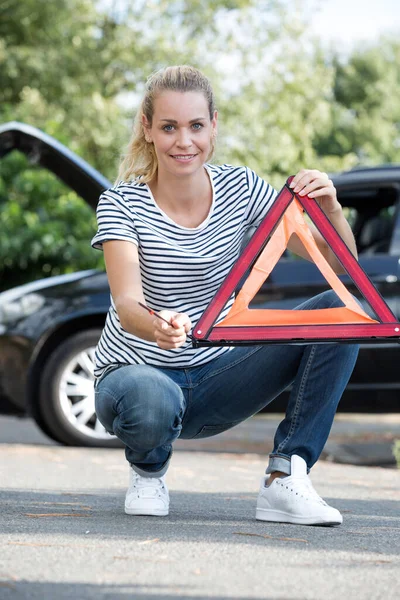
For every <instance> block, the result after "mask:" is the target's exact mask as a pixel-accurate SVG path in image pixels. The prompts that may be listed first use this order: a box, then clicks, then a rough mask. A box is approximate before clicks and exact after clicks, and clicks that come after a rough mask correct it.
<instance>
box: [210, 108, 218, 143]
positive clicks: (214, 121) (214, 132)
mask: <svg viewBox="0 0 400 600" xmlns="http://www.w3.org/2000/svg"><path fill="white" fill-rule="evenodd" d="M211 130H212V131H211V135H212V137H213V139H215V138H216V137H217V133H218V112H217V111H216V110H215V111H214V116H213V118H212V121H211Z"/></svg>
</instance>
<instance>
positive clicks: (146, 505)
mask: <svg viewBox="0 0 400 600" xmlns="http://www.w3.org/2000/svg"><path fill="white" fill-rule="evenodd" d="M125 512H126V514H127V515H151V516H156V517H165V516H167V514H168V512H169V494H168V488H167V486H166V484H165V481H164V477H141V476H140V475H138V473H136V471H134V470H133V469H132V467H131V468H130V473H129V488H128V491H127V492H126V496H125Z"/></svg>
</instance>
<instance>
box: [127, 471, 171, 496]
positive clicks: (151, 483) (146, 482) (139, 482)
mask: <svg viewBox="0 0 400 600" xmlns="http://www.w3.org/2000/svg"><path fill="white" fill-rule="evenodd" d="M133 487H135V488H136V489H137V490H138V492H139V491H141V492H142V493H143V492H145V490H148V491H149V492H150V496H154V495H155V493H156V490H157V489H159V488H160V487H161V488H162V489H164V482H163V480H162V479H160V478H159V477H141V476H140V475H138V474H136V476H135V478H134V480H133ZM143 495H144V494H143Z"/></svg>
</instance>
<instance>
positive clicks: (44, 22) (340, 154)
mask: <svg viewBox="0 0 400 600" xmlns="http://www.w3.org/2000/svg"><path fill="white" fill-rule="evenodd" d="M104 7H106V8H104ZM182 63H190V64H193V65H195V66H198V67H199V68H201V69H202V70H203V71H204V72H205V73H206V74H207V75H208V76H209V77H210V78H211V80H212V82H213V85H214V87H215V91H216V97H217V105H218V109H219V117H220V124H219V141H218V145H217V156H216V160H217V162H228V163H231V164H247V165H249V166H250V167H252V168H253V169H255V170H256V171H257V172H258V173H259V174H260V175H263V176H265V177H266V178H267V179H268V180H269V181H271V182H272V183H273V184H274V185H275V186H276V187H278V186H281V185H282V182H283V180H284V179H285V178H286V177H287V175H289V174H291V173H294V172H296V171H297V170H298V169H299V168H302V167H316V168H320V169H322V170H326V171H338V170H342V169H347V168H351V167H352V166H355V165H357V164H366V163H369V164H374V163H379V162H393V161H399V160H400V154H399V153H400V132H399V127H400V100H399V98H398V94H397V89H398V86H399V83H400V81H399V80H400V43H399V41H398V38H394V39H385V40H382V41H381V42H380V43H379V44H377V45H376V46H372V47H370V48H359V49H357V50H356V51H355V52H354V53H353V54H352V55H351V56H350V57H349V58H348V59H345V60H343V59H341V60H339V58H337V57H336V56H335V55H334V54H333V53H331V52H330V51H327V50H322V49H321V47H320V43H319V41H318V40H310V38H309V35H308V32H307V14H306V12H305V3H304V2H302V1H301V0H271V2H261V1H260V0H180V1H174V2H170V1H168V0H133V1H132V2H118V1H117V0H113V1H112V2H111V0H109V1H108V2H107V3H104V2H103V3H100V4H99V3H98V2H95V1H94V0H56V1H55V2H48V0H24V2H20V1H18V0H4V1H3V2H2V3H1V4H0V122H7V121H10V120H19V121H24V122H27V123H29V124H32V125H34V126H36V127H39V128H40V129H42V130H44V131H45V132H46V133H48V134H50V135H53V136H54V137H55V138H56V139H58V140H59V141H61V142H62V143H64V144H65V145H66V146H68V147H69V148H70V149H71V150H73V151H74V152H76V153H77V154H79V155H80V156H82V157H84V158H85V159H86V160H87V161H88V162H89V163H90V164H91V165H93V166H94V167H95V168H97V169H98V170H99V171H100V172H101V173H103V174H104V175H105V176H106V177H108V178H109V179H110V180H114V178H115V175H116V172H117V166H118V162H119V158H120V154H121V151H122V150H123V148H124V146H125V145H126V143H127V141H128V138H129V130H130V127H131V121H132V115H133V113H134V111H135V110H136V108H137V106H138V102H139V98H140V95H141V93H142V90H143V84H144V82H145V80H146V78H147V76H148V75H149V74H150V73H151V72H153V71H154V70H156V69H158V68H160V67H162V66H165V65H168V64H182ZM0 218H1V223H2V226H3V228H2V229H3V232H4V231H6V232H7V235H3V236H1V239H0V278H1V283H0V289H4V288H6V287H10V286H11V285H14V284H15V283H16V282H17V283H19V282H20V281H23V280H25V279H27V280H29V279H33V278H36V277H42V276H46V275H53V274H57V273H64V272H68V271H71V270H75V269H80V268H87V267H91V266H100V265H101V264H102V255H101V254H100V253H99V252H96V251H93V250H92V249H91V248H90V243H89V242H90V239H91V237H92V235H93V234H94V231H95V229H96V224H95V219H94V215H93V214H92V211H91V210H90V209H89V208H88V207H87V206H86V205H85V204H84V203H83V202H82V201H81V200H80V199H79V198H77V197H76V196H75V194H74V193H72V192H71V191H70V190H67V189H66V188H65V187H64V186H63V185H62V184H61V183H60V182H59V181H58V180H56V179H55V178H54V177H53V176H51V175H50V174H49V173H46V172H44V171H43V170H41V169H39V168H38V167H37V166H35V165H30V164H29V163H28V161H27V160H26V159H25V158H24V157H23V156H21V155H18V154H15V153H14V154H13V155H12V156H7V157H6V158H5V159H3V160H2V161H1V162H0Z"/></svg>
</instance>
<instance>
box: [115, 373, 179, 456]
mask: <svg viewBox="0 0 400 600" xmlns="http://www.w3.org/2000/svg"><path fill="white" fill-rule="evenodd" d="M108 384H110V381H109V382H108ZM113 391H114V394H115V396H116V397H117V398H118V399H117V400H116V402H115V419H114V423H113V430H114V432H115V434H116V435H118V436H119V437H120V436H122V435H123V436H124V437H126V436H129V437H130V438H131V442H130V445H131V446H132V444H133V443H134V445H135V446H136V447H140V448H141V449H142V450H145V449H148V450H150V449H153V448H155V447H157V446H160V445H162V444H163V443H167V441H170V438H171V436H174V437H178V435H179V433H180V428H181V419H182V416H183V395H182V391H181V390H180V388H179V386H178V385H177V384H175V383H174V382H173V381H172V380H171V379H169V378H168V377H167V376H166V375H165V374H163V373H161V372H160V371H158V370H157V369H154V368H152V367H148V366H146V365H137V366H136V365H135V366H134V367H133V368H132V369H129V368H127V370H126V371H125V372H124V373H120V379H119V382H118V385H117V386H116V388H115V389H114V390H113Z"/></svg>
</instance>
